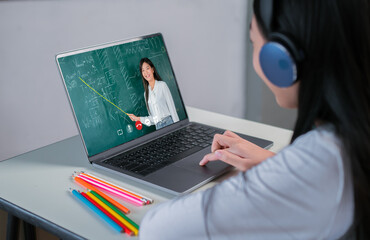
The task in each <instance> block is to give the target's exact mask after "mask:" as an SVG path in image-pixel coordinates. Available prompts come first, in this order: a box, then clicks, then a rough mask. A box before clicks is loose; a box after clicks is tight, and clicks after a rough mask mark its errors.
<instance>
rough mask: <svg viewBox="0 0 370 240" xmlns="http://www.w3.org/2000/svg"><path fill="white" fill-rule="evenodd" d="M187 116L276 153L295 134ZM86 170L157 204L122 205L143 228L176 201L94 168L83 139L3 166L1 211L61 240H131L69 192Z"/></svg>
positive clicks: (211, 116)
mask: <svg viewBox="0 0 370 240" xmlns="http://www.w3.org/2000/svg"><path fill="white" fill-rule="evenodd" d="M187 110H188V114H189V118H190V120H191V121H196V122H200V123H205V124H209V125H212V126H215V127H219V128H225V129H229V130H232V131H237V132H240V133H244V134H248V135H251V136H256V137H260V138H265V139H268V140H272V141H273V142H274V145H273V147H272V148H271V149H270V150H272V151H274V152H277V151H279V150H280V149H281V148H283V147H284V146H286V145H287V144H289V141H290V138H291V134H292V132H291V131H289V130H285V129H281V128H277V127H272V126H268V125H264V124H260V123H256V122H251V121H248V120H242V119H237V118H234V117H228V116H225V115H222V114H217V113H212V112H208V111H204V110H199V109H196V108H191V107H187ZM80 170H84V171H87V172H91V173H93V174H95V175H98V176H102V177H103V178H105V179H106V180H108V181H111V182H114V183H117V184H119V185H120V186H122V187H125V188H128V189H131V190H132V191H135V192H138V193H141V194H143V195H146V196H148V197H150V198H152V199H154V204H151V205H148V206H143V207H136V206H134V205H131V204H129V203H126V202H124V201H122V200H119V201H120V202H121V203H123V204H124V205H125V206H127V207H128V208H130V209H131V213H130V214H129V215H128V216H129V217H130V218H131V219H132V220H134V221H135V222H137V223H138V224H140V222H141V219H142V218H143V216H144V214H145V213H146V212H147V211H148V210H149V209H150V208H151V207H153V206H155V205H156V204H158V203H160V202H163V201H166V200H168V199H169V198H171V196H170V195H168V194H165V193H163V192H160V191H157V190H154V189H152V188H150V187H147V186H145V185H142V184H139V183H136V182H133V181H131V180H127V179H125V178H123V177H122V176H120V175H115V174H111V173H108V172H105V171H102V170H99V169H96V168H93V167H92V166H91V165H90V164H89V162H88V160H87V158H86V155H85V152H84V149H83V146H82V142H81V139H80V137H79V136H75V137H72V138H69V139H66V140H63V141H61V142H58V143H54V144H51V145H49V146H46V147H44V148H40V149H37V150H34V151H32V152H29V153H26V154H23V155H20V156H17V157H14V158H11V159H9V160H6V161H3V162H0V208H3V209H5V210H6V211H8V212H9V213H11V214H13V215H15V216H17V217H19V218H22V219H24V220H26V221H27V222H29V223H31V224H33V225H35V226H38V227H41V228H44V229H45V230H47V231H49V232H51V233H53V234H55V235H56V236H58V237H60V238H75V239H80V238H87V239H122V238H123V237H127V235H123V234H119V233H117V232H115V231H114V230H113V229H112V228H111V227H110V226H109V225H107V224H106V223H105V222H103V220H102V219H100V218H99V217H97V216H96V215H95V214H94V213H92V212H91V211H90V210H87V209H86V207H84V206H82V205H81V203H79V202H78V201H77V200H76V199H74V198H73V197H72V195H71V193H70V192H68V189H69V188H76V189H81V188H79V186H78V185H76V184H75V183H74V182H73V180H72V178H71V175H72V173H73V172H74V171H80ZM234 173H235V172H230V173H228V174H226V175H224V176H222V177H220V178H218V179H216V180H215V181H213V182H211V183H208V184H207V185H205V186H203V187H202V188H201V189H204V188H208V187H210V186H212V185H214V184H216V183H217V182H219V181H220V180H221V179H224V178H227V177H229V176H231V175H233V174H234ZM116 199H117V198H116Z"/></svg>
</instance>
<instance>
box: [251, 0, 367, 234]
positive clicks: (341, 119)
mask: <svg viewBox="0 0 370 240" xmlns="http://www.w3.org/2000/svg"><path fill="white" fill-rule="evenodd" d="M259 2H260V1H259V0H255V2H254V12H255V14H256V19H257V22H258V25H259V27H260V28H261V29H262V32H263V33H264V35H265V36H268V32H267V28H266V27H265V26H263V23H262V21H261V16H260V12H259ZM274 4H275V6H274V16H273V18H272V19H273V20H272V26H271V31H279V32H284V33H286V34H288V35H290V36H292V37H293V38H294V40H295V41H296V43H297V44H298V45H299V46H300V47H301V48H302V50H303V51H304V52H305V59H304V60H303V62H302V63H301V65H300V67H299V70H300V73H299V81H300V89H299V97H298V101H299V103H298V118H297V122H296V125H295V128H294V134H293V137H292V142H293V141H294V140H295V139H296V138H297V137H299V136H300V135H302V134H305V133H306V132H308V131H310V130H311V129H312V127H313V126H314V125H315V123H317V122H323V123H332V124H333V125H334V126H335V129H336V133H337V135H338V136H339V138H340V139H341V141H342V143H343V148H344V152H345V153H346V155H347V156H348V157H349V159H350V164H351V166H348V167H351V171H352V179H353V187H354V197H355V219H354V227H355V230H356V238H359V239H370V234H369V231H370V225H369V224H370V171H369V169H370V1H369V0H356V1H348V0H306V1H303V0H299V1H298V0H279V1H274ZM312 150H314V149H312ZM323 184H325V183H323Z"/></svg>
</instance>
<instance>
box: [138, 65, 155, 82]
mask: <svg viewBox="0 0 370 240" xmlns="http://www.w3.org/2000/svg"><path fill="white" fill-rule="evenodd" d="M141 74H142V75H143V77H144V79H145V80H147V81H148V82H150V81H153V80H154V69H153V68H152V67H151V66H150V65H149V64H147V63H146V62H144V63H143V66H142V67H141Z"/></svg>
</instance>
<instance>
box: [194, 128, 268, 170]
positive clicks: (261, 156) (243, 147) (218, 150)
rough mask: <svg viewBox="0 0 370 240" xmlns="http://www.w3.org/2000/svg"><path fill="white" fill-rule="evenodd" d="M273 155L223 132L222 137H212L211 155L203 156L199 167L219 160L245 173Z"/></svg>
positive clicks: (217, 135) (227, 132) (218, 135)
mask: <svg viewBox="0 0 370 240" xmlns="http://www.w3.org/2000/svg"><path fill="white" fill-rule="evenodd" d="M274 155H275V153H273V152H271V151H268V150H266V149H263V148H261V147H259V146H257V145H255V144H253V143H251V142H249V141H247V140H245V139H243V138H241V137H239V136H238V135H237V134H235V133H233V132H230V131H225V133H224V134H223V135H221V134H216V135H215V136H214V138H213V142H212V153H210V154H207V155H205V156H204V157H203V159H202V160H201V161H200V162H199V165H201V166H204V165H206V164H207V163H208V162H209V161H216V160H221V161H224V162H226V163H228V164H230V165H232V166H234V167H236V168H237V169H239V170H241V171H246V170H248V169H249V168H251V167H253V166H255V165H257V164H259V163H260V162H262V161H263V160H265V159H267V158H269V157H272V156H274Z"/></svg>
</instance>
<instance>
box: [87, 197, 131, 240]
mask: <svg viewBox="0 0 370 240" xmlns="http://www.w3.org/2000/svg"><path fill="white" fill-rule="evenodd" d="M81 194H82V196H84V197H85V198H86V199H87V200H89V201H90V202H91V203H92V204H94V205H95V206H96V207H97V208H99V210H101V211H102V212H103V213H104V214H105V215H107V216H108V217H109V218H111V219H112V220H113V221H114V222H115V223H117V224H118V225H119V226H120V227H122V228H123V229H124V230H125V233H126V234H127V235H129V236H133V235H134V232H132V231H131V230H130V229H128V228H127V227H126V226H125V225H123V224H122V223H121V222H120V221H118V220H117V219H116V218H115V217H114V216H113V215H112V214H110V213H109V212H108V211H107V210H105V209H104V208H102V207H101V206H100V205H99V204H97V203H96V202H95V201H94V200H93V199H92V198H91V197H89V196H88V195H87V194H86V193H84V192H81Z"/></svg>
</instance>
